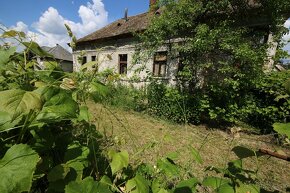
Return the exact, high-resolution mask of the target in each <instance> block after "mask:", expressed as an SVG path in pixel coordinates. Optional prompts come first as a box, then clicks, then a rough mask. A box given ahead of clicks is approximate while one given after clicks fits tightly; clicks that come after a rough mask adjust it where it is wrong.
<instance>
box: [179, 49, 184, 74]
mask: <svg viewBox="0 0 290 193" xmlns="http://www.w3.org/2000/svg"><path fill="white" fill-rule="evenodd" d="M185 58H186V57H185V53H184V52H180V53H179V56H178V68H177V72H178V73H179V72H182V71H183V69H184V67H185Z"/></svg>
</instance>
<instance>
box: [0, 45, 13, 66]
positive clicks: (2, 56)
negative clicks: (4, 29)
mask: <svg viewBox="0 0 290 193" xmlns="http://www.w3.org/2000/svg"><path fill="white" fill-rule="evenodd" d="M15 51H16V47H11V48H9V49H3V48H1V49H0V68H1V66H2V65H4V64H6V63H7V62H8V61H9V58H10V56H12V55H13V54H14V53H15Z"/></svg>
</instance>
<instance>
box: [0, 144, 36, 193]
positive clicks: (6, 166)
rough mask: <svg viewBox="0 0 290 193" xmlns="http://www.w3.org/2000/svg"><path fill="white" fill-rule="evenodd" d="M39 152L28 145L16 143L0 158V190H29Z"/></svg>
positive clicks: (19, 191) (16, 192) (18, 191)
mask: <svg viewBox="0 0 290 193" xmlns="http://www.w3.org/2000/svg"><path fill="white" fill-rule="evenodd" d="M38 161H39V156H38V154H37V153H36V152H35V151H34V150H32V149H31V148H30V147H29V146H28V145H24V144H19V145H14V146H12V147H11V148H10V149H8V151H7V152H6V154H5V155H4V157H3V159H1V160H0V192H3V193H21V192H29V190H30V188H31V184H32V177H33V173H34V171H35V168H36V164H37V162H38Z"/></svg>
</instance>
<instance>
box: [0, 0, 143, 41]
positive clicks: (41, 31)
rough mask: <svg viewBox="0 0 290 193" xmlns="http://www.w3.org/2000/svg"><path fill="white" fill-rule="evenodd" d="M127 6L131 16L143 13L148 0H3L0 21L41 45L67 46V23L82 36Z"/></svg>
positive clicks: (77, 34)
mask: <svg viewBox="0 0 290 193" xmlns="http://www.w3.org/2000/svg"><path fill="white" fill-rule="evenodd" d="M12 2H13V3H12ZM15 5H16V6H15ZM125 8H128V9H129V16H130V15H136V14H139V13H143V12H146V11H148V8H149V0H12V1H7V0H0V24H2V25H4V26H6V27H7V28H10V29H16V30H19V31H24V32H26V34H28V36H29V37H31V39H33V40H34V41H36V42H38V43H39V44H40V45H46V46H54V45H55V44H56V43H58V44H61V45H64V46H66V43H67V42H69V38H68V37H67V35H66V30H65V28H64V23H66V24H68V25H69V26H70V27H71V28H72V31H73V32H74V34H75V35H76V36H77V38H80V37H83V36H85V35H87V34H89V33H91V32H94V31H96V30H97V29H99V28H101V27H103V26H105V25H107V24H108V23H110V22H112V21H115V20H116V19H119V18H122V17H123V16H124V10H125Z"/></svg>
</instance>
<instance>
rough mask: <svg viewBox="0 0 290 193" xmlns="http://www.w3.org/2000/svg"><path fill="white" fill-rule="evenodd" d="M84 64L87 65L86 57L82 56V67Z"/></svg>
mask: <svg viewBox="0 0 290 193" xmlns="http://www.w3.org/2000/svg"><path fill="white" fill-rule="evenodd" d="M85 63H87V57H86V56H83V58H82V65H84V64H85Z"/></svg>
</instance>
